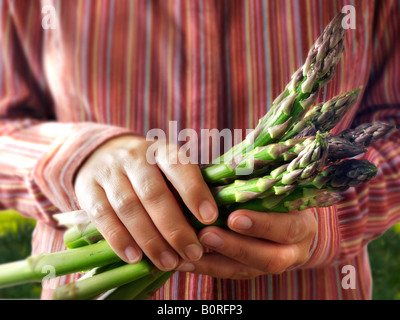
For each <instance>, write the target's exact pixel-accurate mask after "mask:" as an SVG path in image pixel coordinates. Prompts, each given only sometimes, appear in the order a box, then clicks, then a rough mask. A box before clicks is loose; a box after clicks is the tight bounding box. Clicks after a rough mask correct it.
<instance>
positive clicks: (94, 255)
mask: <svg viewBox="0 0 400 320" xmlns="http://www.w3.org/2000/svg"><path fill="white" fill-rule="evenodd" d="M119 260H120V258H119V257H118V256H117V255H116V254H115V253H114V251H113V250H112V249H111V247H110V246H109V245H108V243H107V242H106V241H100V242H98V243H96V244H93V245H90V246H85V247H82V248H77V249H72V250H64V251H59V252H55V253H49V254H39V255H37V256H31V257H28V258H26V259H25V260H21V261H16V262H11V263H7V264H3V265H0V287H3V286H9V285H15V284H20V283H26V282H41V281H42V279H43V278H44V277H45V276H47V277H50V276H51V275H53V276H55V277H58V276H61V275H66V274H71V273H75V272H81V271H86V270H90V269H93V268H95V267H99V266H105V265H108V264H111V263H114V262H117V261H119ZM49 271H52V272H51V273H49V274H47V273H48V272H49Z"/></svg>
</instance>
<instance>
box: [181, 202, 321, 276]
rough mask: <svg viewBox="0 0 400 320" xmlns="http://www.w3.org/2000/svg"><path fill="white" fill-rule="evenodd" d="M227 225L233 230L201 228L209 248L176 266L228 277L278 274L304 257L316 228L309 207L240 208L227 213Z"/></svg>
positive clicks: (297, 263) (303, 259)
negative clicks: (275, 210) (285, 210)
mask: <svg viewBox="0 0 400 320" xmlns="http://www.w3.org/2000/svg"><path fill="white" fill-rule="evenodd" d="M228 226H229V228H230V229H231V230H232V231H230V230H224V229H221V228H218V227H206V228H204V229H203V230H202V231H201V232H200V233H199V238H200V242H201V243H202V244H203V245H204V246H205V247H207V248H209V249H212V252H211V253H207V254H205V255H204V256H203V258H202V259H201V260H199V261H197V262H194V263H190V262H186V263H184V264H182V265H181V266H180V268H179V270H180V271H190V272H194V273H201V274H208V275H211V276H213V277H217V278H229V279H250V278H254V277H256V276H259V275H262V274H280V273H282V272H284V271H286V270H287V269H289V268H291V267H296V266H298V265H301V264H303V263H304V262H305V261H306V260H307V258H308V255H309V251H310V246H311V244H312V241H313V239H314V236H315V234H316V232H317V222H316V219H315V216H314V211H313V210H310V209H308V210H304V211H301V212H293V213H290V214H283V213H263V212H255V211H248V210H240V211H236V212H233V213H232V214H231V215H230V216H229V219H228Z"/></svg>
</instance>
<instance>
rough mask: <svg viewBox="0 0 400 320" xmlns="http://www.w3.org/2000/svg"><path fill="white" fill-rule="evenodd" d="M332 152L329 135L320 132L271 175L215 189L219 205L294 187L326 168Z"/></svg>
mask: <svg viewBox="0 0 400 320" xmlns="http://www.w3.org/2000/svg"><path fill="white" fill-rule="evenodd" d="M327 155H328V144H327V141H326V138H325V135H321V134H319V133H318V134H317V136H316V137H315V139H314V140H313V142H312V143H310V144H309V145H308V146H306V147H305V148H304V149H303V150H302V151H301V152H300V153H299V154H298V156H297V157H296V158H295V159H293V160H292V161H290V162H289V163H287V164H284V165H282V166H280V167H278V168H277V169H275V170H273V171H272V172H271V173H270V175H268V176H264V177H262V178H257V179H252V180H250V181H240V180H236V181H235V182H234V183H233V184H231V185H228V186H224V187H217V188H214V189H212V191H213V193H214V198H215V200H216V202H217V205H219V206H221V205H226V204H230V203H234V202H246V201H249V200H250V199H253V198H256V197H259V196H260V195H261V194H264V193H273V194H276V195H280V194H284V193H286V192H289V191H290V190H293V189H294V188H295V187H296V184H297V183H298V182H300V181H304V180H307V179H310V177H312V176H313V175H315V174H316V173H317V172H319V171H320V170H322V169H323V167H324V166H325V164H326V161H327Z"/></svg>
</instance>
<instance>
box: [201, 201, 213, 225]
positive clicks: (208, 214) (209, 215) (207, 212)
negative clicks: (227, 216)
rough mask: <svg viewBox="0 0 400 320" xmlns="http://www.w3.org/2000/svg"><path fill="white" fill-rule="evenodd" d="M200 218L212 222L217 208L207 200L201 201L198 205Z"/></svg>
mask: <svg viewBox="0 0 400 320" xmlns="http://www.w3.org/2000/svg"><path fill="white" fill-rule="evenodd" d="M199 211H200V215H201V218H202V219H203V220H204V221H205V222H212V221H214V220H215V218H216V217H217V210H216V208H214V206H213V205H212V204H211V203H210V202H209V201H203V202H202V203H201V205H200V207H199Z"/></svg>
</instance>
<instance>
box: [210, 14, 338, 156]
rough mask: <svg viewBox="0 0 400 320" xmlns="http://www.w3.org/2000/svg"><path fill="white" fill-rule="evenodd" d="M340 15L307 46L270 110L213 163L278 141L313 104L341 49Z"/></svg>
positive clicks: (333, 69)
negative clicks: (300, 63) (244, 136)
mask: <svg viewBox="0 0 400 320" xmlns="http://www.w3.org/2000/svg"><path fill="white" fill-rule="evenodd" d="M343 18H344V14H342V13H341V14H339V15H337V16H336V17H335V18H334V19H333V20H332V21H331V22H330V23H329V25H328V26H327V27H326V28H325V30H324V32H323V33H322V35H321V36H320V37H319V38H318V40H317V41H316V42H315V44H314V45H313V47H312V48H311V49H310V51H309V53H308V56H307V59H306V62H305V64H304V65H303V66H302V67H300V68H299V69H298V70H297V71H296V72H295V73H294V74H293V76H292V79H291V81H290V83H289V84H288V85H287V86H286V88H285V90H284V91H283V92H282V93H281V94H280V95H279V96H278V98H277V99H276V100H275V101H274V102H273V105H272V107H271V109H270V111H269V112H268V113H267V114H266V115H265V116H264V117H263V118H261V119H260V121H259V123H258V125H257V127H256V128H255V129H254V130H253V131H252V132H251V133H250V134H249V135H248V136H247V137H246V139H245V140H243V141H242V142H241V143H239V144H238V145H236V146H234V147H233V148H232V149H231V150H229V151H228V152H226V153H225V154H223V155H222V156H220V157H219V158H218V159H217V160H215V162H214V163H221V162H228V161H230V160H232V158H233V157H235V156H237V155H240V154H243V153H247V152H249V151H250V150H252V149H254V148H255V147H259V146H264V145H267V144H270V143H273V142H275V141H278V140H279V138H281V137H282V135H283V134H285V132H286V130H287V129H288V128H289V127H290V126H291V125H292V124H293V123H294V122H295V121H296V119H298V117H300V116H301V115H302V114H303V113H304V112H305V111H307V110H308V109H309V108H310V107H311V106H312V105H313V104H314V102H315V100H316V99H317V97H318V94H319V91H320V88H322V87H323V86H325V85H326V84H327V83H328V82H329V81H330V80H331V79H332V77H333V76H334V74H335V71H336V67H337V64H338V62H339V60H340V58H341V55H342V53H343V50H344V36H345V30H344V29H343V27H342V23H341V22H342V19H343Z"/></svg>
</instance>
